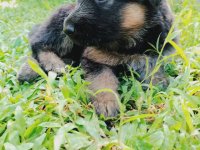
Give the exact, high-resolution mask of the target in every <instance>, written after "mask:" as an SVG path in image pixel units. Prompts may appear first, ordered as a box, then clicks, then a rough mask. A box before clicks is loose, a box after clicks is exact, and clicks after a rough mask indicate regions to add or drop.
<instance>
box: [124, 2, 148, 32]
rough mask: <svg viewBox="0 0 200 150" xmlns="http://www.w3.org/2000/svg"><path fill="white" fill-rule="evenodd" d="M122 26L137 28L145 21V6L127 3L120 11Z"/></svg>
mask: <svg viewBox="0 0 200 150" xmlns="http://www.w3.org/2000/svg"><path fill="white" fill-rule="evenodd" d="M122 17H123V21H122V27H123V28H125V29H132V30H133V29H138V28H140V27H141V26H143V25H144V23H145V7H144V6H142V5H140V4H137V3H131V4H127V5H126V6H125V7H124V8H123V11H122Z"/></svg>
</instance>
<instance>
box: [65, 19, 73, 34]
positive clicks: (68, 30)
mask: <svg viewBox="0 0 200 150" xmlns="http://www.w3.org/2000/svg"><path fill="white" fill-rule="evenodd" d="M63 31H64V32H65V33H66V34H67V35H73V34H74V32H75V27H74V24H73V23H67V22H65V23H64V28H63Z"/></svg>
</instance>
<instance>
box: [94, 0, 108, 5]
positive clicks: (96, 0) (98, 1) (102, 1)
mask: <svg viewBox="0 0 200 150" xmlns="http://www.w3.org/2000/svg"><path fill="white" fill-rule="evenodd" d="M108 1H109V0H95V2H96V3H97V4H104V3H106V2H108Z"/></svg>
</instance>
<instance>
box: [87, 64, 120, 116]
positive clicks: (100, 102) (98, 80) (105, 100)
mask: <svg viewBox="0 0 200 150" xmlns="http://www.w3.org/2000/svg"><path fill="white" fill-rule="evenodd" d="M86 80H87V81H89V82H91V85H90V86H89V88H90V89H91V90H92V91H93V92H96V91H98V90H100V89H105V88H106V89H111V90H112V91H113V92H115V93H116V94H117V88H118V84H119V83H118V79H117V77H116V76H115V75H114V73H113V72H112V70H111V69H109V68H106V67H105V68H104V69H103V70H102V72H100V73H99V74H90V75H88V76H87V77H86ZM92 102H93V105H94V106H95V108H96V111H97V113H98V114H103V115H104V116H115V115H116V114H117V113H118V109H119V106H118V103H117V99H116V97H115V95H114V94H113V93H111V92H101V93H99V94H97V95H96V96H95V97H93V98H92Z"/></svg>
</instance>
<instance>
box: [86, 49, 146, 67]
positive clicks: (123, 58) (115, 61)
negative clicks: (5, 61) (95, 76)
mask: <svg viewBox="0 0 200 150" xmlns="http://www.w3.org/2000/svg"><path fill="white" fill-rule="evenodd" d="M83 57H85V58H88V59H90V60H92V61H94V62H96V63H100V64H104V65H109V66H117V65H121V64H127V63H131V62H134V63H137V62H141V61H146V57H145V55H139V54H135V55H123V54H118V53H116V52H105V51H101V50H98V49H96V48H93V47H89V48H87V49H86V50H85V51H84V54H83Z"/></svg>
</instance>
